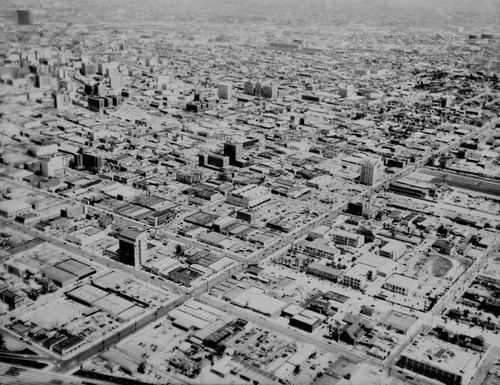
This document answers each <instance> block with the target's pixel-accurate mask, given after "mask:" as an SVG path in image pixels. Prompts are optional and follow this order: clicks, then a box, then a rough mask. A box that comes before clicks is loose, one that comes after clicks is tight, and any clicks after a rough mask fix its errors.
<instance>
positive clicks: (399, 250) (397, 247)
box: [379, 239, 406, 260]
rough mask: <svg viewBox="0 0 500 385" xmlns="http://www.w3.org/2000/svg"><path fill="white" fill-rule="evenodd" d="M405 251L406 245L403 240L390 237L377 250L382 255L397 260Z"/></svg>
mask: <svg viewBox="0 0 500 385" xmlns="http://www.w3.org/2000/svg"><path fill="white" fill-rule="evenodd" d="M405 251H406V245H405V244H404V243H403V242H400V241H396V240H393V239H391V240H390V241H388V242H387V243H386V244H385V245H384V246H382V247H381V248H380V250H379V254H380V255H381V256H382V257H386V258H390V259H392V260H398V259H399V258H401V257H402V256H403V254H404V253H405Z"/></svg>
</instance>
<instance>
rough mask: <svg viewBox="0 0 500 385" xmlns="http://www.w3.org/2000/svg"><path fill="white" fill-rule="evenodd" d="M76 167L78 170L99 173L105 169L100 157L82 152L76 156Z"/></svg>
mask: <svg viewBox="0 0 500 385" xmlns="http://www.w3.org/2000/svg"><path fill="white" fill-rule="evenodd" d="M75 166H76V169H80V170H81V169H84V170H88V171H93V172H99V171H100V170H101V169H102V167H103V160H102V158H101V157H100V156H99V155H96V154H89V153H85V152H82V153H79V154H77V155H75Z"/></svg>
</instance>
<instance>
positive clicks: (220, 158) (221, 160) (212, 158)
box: [198, 154, 229, 168]
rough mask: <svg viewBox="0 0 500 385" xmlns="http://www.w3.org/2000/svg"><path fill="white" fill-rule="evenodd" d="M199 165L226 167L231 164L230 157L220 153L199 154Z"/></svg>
mask: <svg viewBox="0 0 500 385" xmlns="http://www.w3.org/2000/svg"><path fill="white" fill-rule="evenodd" d="M198 165H199V166H202V167H207V166H212V167H215V168H224V167H228V166H229V157H227V156H224V155H218V154H199V155H198Z"/></svg>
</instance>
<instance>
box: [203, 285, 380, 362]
mask: <svg viewBox="0 0 500 385" xmlns="http://www.w3.org/2000/svg"><path fill="white" fill-rule="evenodd" d="M198 301H200V302H203V303H205V304H207V305H210V306H213V307H215V308H217V309H219V310H223V311H225V312H227V313H229V314H232V315H235V316H237V317H239V318H244V319H247V320H250V321H251V322H253V323H255V324H257V325H260V326H262V327H265V328H266V329H269V330H272V331H274V332H276V333H281V334H284V335H286V336H288V337H291V338H293V339H295V340H297V341H300V342H304V343H309V344H312V345H314V346H316V347H317V348H319V349H322V350H325V351H327V352H329V353H332V354H335V355H336V356H340V355H342V356H345V357H347V358H349V359H350V360H352V361H354V362H360V361H364V362H370V363H373V364H375V365H380V361H379V360H377V359H375V358H371V357H367V356H365V355H363V354H362V353H360V352H355V351H353V350H352V349H350V348H348V347H347V346H345V345H340V344H337V343H335V342H333V341H332V343H328V342H325V340H323V339H322V338H320V337H316V336H314V335H311V334H310V333H306V332H303V331H302V330H299V329H296V328H292V327H288V326H283V325H279V324H277V323H274V322H272V321H271V320H270V319H269V318H267V317H265V316H263V315H259V314H257V313H255V312H253V311H251V310H247V309H243V308H240V307H238V306H235V305H232V304H230V303H228V302H225V301H222V300H219V299H217V298H215V297H211V296H209V295H207V294H204V295H202V296H200V297H199V298H198Z"/></svg>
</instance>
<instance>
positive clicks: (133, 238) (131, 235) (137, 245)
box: [117, 228, 148, 267]
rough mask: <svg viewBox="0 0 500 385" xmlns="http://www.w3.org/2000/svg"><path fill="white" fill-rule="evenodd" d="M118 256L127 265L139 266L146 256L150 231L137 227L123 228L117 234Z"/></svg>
mask: <svg viewBox="0 0 500 385" xmlns="http://www.w3.org/2000/svg"><path fill="white" fill-rule="evenodd" d="M117 238H118V242H119V247H118V258H119V260H120V262H122V263H124V264H125V265H130V266H135V267H139V266H140V265H141V263H142V261H144V259H145V258H146V252H147V242H148V233H147V232H145V231H141V230H139V229H135V228H128V229H125V230H123V231H122V232H121V233H120V234H118V236H117Z"/></svg>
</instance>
